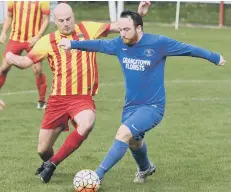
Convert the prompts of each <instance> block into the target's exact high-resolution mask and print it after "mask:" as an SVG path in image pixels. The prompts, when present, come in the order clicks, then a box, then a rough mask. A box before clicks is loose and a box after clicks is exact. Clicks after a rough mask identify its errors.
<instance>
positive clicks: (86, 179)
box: [73, 169, 100, 192]
mask: <svg viewBox="0 0 231 192" xmlns="http://www.w3.org/2000/svg"><path fill="white" fill-rule="evenodd" d="M73 185H74V188H75V191H76V192H97V191H98V189H99V186H100V180H99V177H98V175H97V174H96V172H95V171H92V170H89V169H84V170H81V171H79V172H78V173H76V175H75V177H74V180H73Z"/></svg>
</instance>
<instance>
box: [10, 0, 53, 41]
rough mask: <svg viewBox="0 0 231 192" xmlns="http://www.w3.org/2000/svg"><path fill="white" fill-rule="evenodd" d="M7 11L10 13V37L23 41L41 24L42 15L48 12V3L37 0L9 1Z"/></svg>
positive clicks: (33, 33)
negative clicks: (11, 18) (11, 19)
mask: <svg viewBox="0 0 231 192" xmlns="http://www.w3.org/2000/svg"><path fill="white" fill-rule="evenodd" d="M8 12H10V13H12V17H13V21H12V25H11V28H12V30H11V34H10V39H11V40H14V41H19V42H25V41H27V40H29V39H31V38H32V37H34V36H35V35H36V34H37V33H38V32H39V30H40V28H41V25H42V16H43V15H49V14H50V3H49V2H45V1H44V2H39V1H9V2H8Z"/></svg>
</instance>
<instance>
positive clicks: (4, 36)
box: [0, 34, 6, 44]
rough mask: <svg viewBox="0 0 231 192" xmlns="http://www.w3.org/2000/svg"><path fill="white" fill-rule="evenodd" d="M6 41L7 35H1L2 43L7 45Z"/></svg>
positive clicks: (0, 41)
mask: <svg viewBox="0 0 231 192" xmlns="http://www.w3.org/2000/svg"><path fill="white" fill-rule="evenodd" d="M5 40H6V34H1V35H0V43H2V44H3V43H5Z"/></svg>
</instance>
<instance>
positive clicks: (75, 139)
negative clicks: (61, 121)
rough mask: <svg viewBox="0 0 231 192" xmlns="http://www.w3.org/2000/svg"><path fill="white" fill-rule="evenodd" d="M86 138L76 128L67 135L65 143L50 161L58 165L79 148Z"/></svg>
mask: <svg viewBox="0 0 231 192" xmlns="http://www.w3.org/2000/svg"><path fill="white" fill-rule="evenodd" d="M84 140H85V137H84V136H82V135H80V134H79V133H78V132H77V130H74V131H73V132H71V133H70V134H69V135H68V136H67V138H66V140H65V142H64V144H63V145H62V146H61V148H60V149H59V150H58V152H57V153H56V154H55V155H54V156H53V157H52V158H51V159H50V161H51V162H52V163H54V164H55V165H58V164H59V163H60V162H61V161H63V160H64V159H65V158H67V157H68V156H69V155H70V154H71V153H73V152H74V151H75V150H76V149H78V148H79V146H80V145H81V144H82V142H83V141H84Z"/></svg>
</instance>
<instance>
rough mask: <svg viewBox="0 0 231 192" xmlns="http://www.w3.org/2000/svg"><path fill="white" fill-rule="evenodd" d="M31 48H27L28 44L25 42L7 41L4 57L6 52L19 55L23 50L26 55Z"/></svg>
mask: <svg viewBox="0 0 231 192" xmlns="http://www.w3.org/2000/svg"><path fill="white" fill-rule="evenodd" d="M31 49H32V48H31V47H29V43H28V42H27V41H26V42H23V43H22V42H19V41H13V40H11V39H9V41H8V43H7V45H6V48H5V52H4V57H5V55H6V53H7V52H9V51H10V52H12V53H14V54H15V55H21V54H22V52H23V50H25V51H26V52H27V53H28V52H30V50H31Z"/></svg>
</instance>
